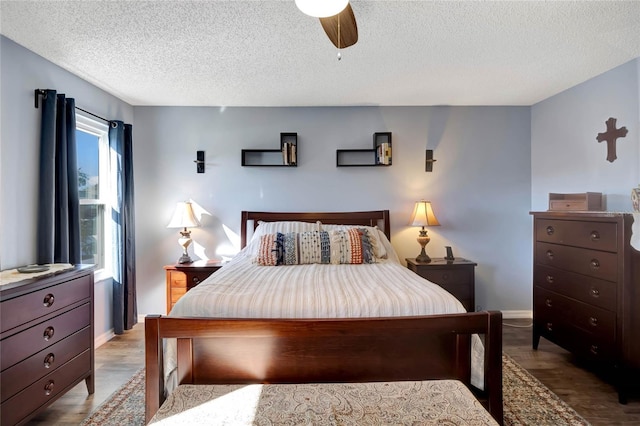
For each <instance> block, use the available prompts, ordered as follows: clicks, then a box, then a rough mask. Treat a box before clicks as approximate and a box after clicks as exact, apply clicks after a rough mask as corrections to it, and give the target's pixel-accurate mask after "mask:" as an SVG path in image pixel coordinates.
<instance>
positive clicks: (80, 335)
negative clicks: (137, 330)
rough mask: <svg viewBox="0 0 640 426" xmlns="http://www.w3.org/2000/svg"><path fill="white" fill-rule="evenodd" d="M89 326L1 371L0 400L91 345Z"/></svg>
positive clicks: (3, 399) (13, 393)
mask: <svg viewBox="0 0 640 426" xmlns="http://www.w3.org/2000/svg"><path fill="white" fill-rule="evenodd" d="M91 338H92V336H91V327H85V328H83V329H82V330H80V331H79V332H77V333H74V334H72V335H71V336H69V337H67V338H66V339H63V340H61V341H59V342H58V343H56V344H54V345H52V346H50V347H48V348H45V349H44V350H42V351H40V352H38V353H37V354H35V355H32V356H30V357H29V358H27V359H25V360H24V361H22V362H20V363H18V364H16V365H14V366H13V367H9V368H7V369H6V370H4V371H3V372H2V386H1V387H0V393H1V396H2V398H1V400H2V401H3V402H4V401H5V400H6V399H7V398H9V397H11V396H13V395H15V394H16V393H18V392H19V391H20V390H22V389H24V388H25V387H27V386H28V385H30V384H31V383H33V382H35V381H36V380H38V379H40V378H41V377H43V376H45V375H47V374H49V373H51V372H52V371H54V370H55V369H57V368H59V367H60V366H61V365H64V364H65V363H67V362H69V361H71V360H72V359H73V358H75V357H76V356H78V355H80V354H81V353H82V352H84V351H86V350H87V349H89V348H90V347H91Z"/></svg>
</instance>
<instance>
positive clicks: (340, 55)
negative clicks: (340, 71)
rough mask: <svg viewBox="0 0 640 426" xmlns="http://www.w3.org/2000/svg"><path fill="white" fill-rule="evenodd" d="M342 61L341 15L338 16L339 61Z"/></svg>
mask: <svg viewBox="0 0 640 426" xmlns="http://www.w3.org/2000/svg"><path fill="white" fill-rule="evenodd" d="M341 59H342V53H340V14H338V60H341Z"/></svg>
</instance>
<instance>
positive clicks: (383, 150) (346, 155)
mask: <svg viewBox="0 0 640 426" xmlns="http://www.w3.org/2000/svg"><path fill="white" fill-rule="evenodd" d="M391 147H392V144H391V132H377V133H374V134H373V148H372V149H338V150H336V167H375V166H390V165H391Z"/></svg>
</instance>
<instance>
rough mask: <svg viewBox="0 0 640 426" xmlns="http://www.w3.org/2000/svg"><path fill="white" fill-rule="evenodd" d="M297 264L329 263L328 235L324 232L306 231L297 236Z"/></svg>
mask: <svg viewBox="0 0 640 426" xmlns="http://www.w3.org/2000/svg"><path fill="white" fill-rule="evenodd" d="M298 244H299V248H300V258H299V263H300V264H301V265H302V264H308V263H324V264H326V263H329V261H330V259H331V257H330V251H329V250H330V247H329V234H328V233H327V232H326V231H307V232H301V233H299V234H298Z"/></svg>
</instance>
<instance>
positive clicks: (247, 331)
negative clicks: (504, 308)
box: [145, 312, 502, 424]
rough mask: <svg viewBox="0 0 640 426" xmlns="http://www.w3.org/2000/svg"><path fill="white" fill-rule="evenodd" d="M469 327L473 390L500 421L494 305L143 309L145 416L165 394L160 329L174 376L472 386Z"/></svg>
mask: <svg viewBox="0 0 640 426" xmlns="http://www.w3.org/2000/svg"><path fill="white" fill-rule="evenodd" d="M472 334H481V335H484V339H485V340H484V344H485V372H484V378H485V380H484V383H485V386H484V387H485V389H484V392H483V393H482V396H483V398H481V400H484V401H483V402H484V403H485V406H486V408H487V409H488V411H489V412H490V413H491V415H492V416H493V417H494V418H495V419H496V420H497V421H498V422H499V423H500V424H502V314H501V313H500V312H475V313H464V314H447V315H433V316H422V317H394V318H349V319H212V318H170V317H163V316H158V315H150V316H147V317H146V319H145V362H146V404H145V405H146V412H145V415H146V419H147V422H149V421H150V420H151V418H152V417H153V415H154V414H155V413H156V411H157V410H158V408H159V407H160V405H161V404H162V402H163V401H164V393H165V392H164V372H163V349H164V348H163V339H165V338H176V339H177V345H178V381H179V383H180V384H186V383H191V384H231V383H317V382H372V381H399V380H430V379H457V380H460V381H462V382H463V383H465V384H466V385H467V386H469V387H470V388H472V387H471V385H470V372H471V355H470V353H471V335H472ZM476 391H477V390H476ZM476 393H477V392H476ZM485 398H486V399H485Z"/></svg>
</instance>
